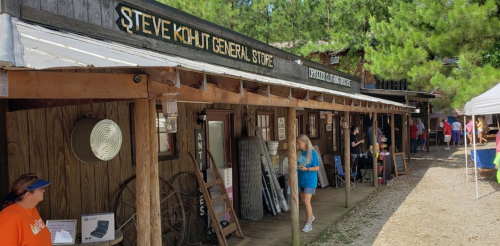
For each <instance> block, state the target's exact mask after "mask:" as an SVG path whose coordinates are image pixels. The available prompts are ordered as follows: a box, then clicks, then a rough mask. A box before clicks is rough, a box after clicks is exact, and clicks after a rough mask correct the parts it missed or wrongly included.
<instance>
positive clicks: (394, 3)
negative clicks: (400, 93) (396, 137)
mask: <svg viewBox="0 0 500 246" xmlns="http://www.w3.org/2000/svg"><path fill="white" fill-rule="evenodd" d="M158 1H160V2H162V3H165V4H167V5H170V6H172V7H174V8H177V9H180V10H182V11H185V12H187V13H190V14H192V15H194V16H197V17H200V18H202V19H205V20H207V21H210V22H213V23H215V24H218V25H221V26H224V27H227V28H230V29H232V30H234V31H236V32H239V33H242V34H244V35H247V36H250V37H253V38H255V39H258V40H260V41H262V42H265V43H275V44H276V43H278V44H280V48H282V49H284V50H287V51H289V52H293V53H295V54H298V55H301V56H304V57H310V54H315V55H313V56H312V57H311V59H312V60H314V61H317V62H320V60H319V56H318V54H319V53H328V54H329V55H335V54H338V53H340V52H343V51H348V53H347V55H346V56H344V57H342V58H341V59H340V67H339V69H340V70H342V71H344V72H348V73H351V74H355V75H358V76H360V75H361V74H360V69H359V68H360V66H363V65H364V68H366V69H368V70H369V71H370V72H371V73H373V74H375V75H376V76H377V77H379V78H381V79H386V80H407V81H409V82H410V89H412V90H419V91H434V90H438V91H439V92H440V93H441V94H442V97H441V99H440V101H439V102H436V103H435V104H436V105H441V106H446V107H450V106H451V107H457V108H461V107H462V106H463V104H464V103H465V102H467V101H468V100H470V99H471V98H472V97H474V96H477V95H479V94H480V93H482V92H484V91H485V90H487V89H489V88H491V87H492V86H493V85H495V84H496V83H498V81H500V72H499V70H500V32H499V31H498V30H500V21H499V18H500V11H499V9H498V6H500V0H197V1H195V2H196V4H194V1H192V0H158ZM365 61H367V63H365Z"/></svg>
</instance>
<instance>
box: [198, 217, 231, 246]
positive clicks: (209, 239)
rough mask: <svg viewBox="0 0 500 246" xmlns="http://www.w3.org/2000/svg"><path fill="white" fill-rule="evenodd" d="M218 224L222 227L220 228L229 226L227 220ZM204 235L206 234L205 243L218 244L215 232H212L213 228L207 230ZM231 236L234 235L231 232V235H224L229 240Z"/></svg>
mask: <svg viewBox="0 0 500 246" xmlns="http://www.w3.org/2000/svg"><path fill="white" fill-rule="evenodd" d="M219 223H220V225H221V226H222V228H226V227H227V226H228V225H230V224H231V223H229V221H227V220H221V221H220V222H219ZM205 233H206V234H207V242H208V243H209V244H212V245H217V244H218V243H219V239H218V238H217V234H215V230H214V227H213V226H211V227H210V228H208V229H207V231H206V232H205ZM232 235H234V231H233V232H231V233H229V234H227V235H226V239H229V238H230V237H231V236H232Z"/></svg>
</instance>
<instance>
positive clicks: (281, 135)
mask: <svg viewBox="0 0 500 246" xmlns="http://www.w3.org/2000/svg"><path fill="white" fill-rule="evenodd" d="M285 131H286V130H285V117H280V118H278V140H285V139H286V133H285Z"/></svg>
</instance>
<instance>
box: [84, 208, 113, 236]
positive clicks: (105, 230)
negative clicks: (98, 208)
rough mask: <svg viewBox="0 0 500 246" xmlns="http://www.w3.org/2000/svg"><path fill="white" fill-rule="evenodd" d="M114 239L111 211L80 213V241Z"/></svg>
mask: <svg viewBox="0 0 500 246" xmlns="http://www.w3.org/2000/svg"><path fill="white" fill-rule="evenodd" d="M110 240H115V215H114V214H113V213H102V214H85V215H82V243H91V242H101V241H110Z"/></svg>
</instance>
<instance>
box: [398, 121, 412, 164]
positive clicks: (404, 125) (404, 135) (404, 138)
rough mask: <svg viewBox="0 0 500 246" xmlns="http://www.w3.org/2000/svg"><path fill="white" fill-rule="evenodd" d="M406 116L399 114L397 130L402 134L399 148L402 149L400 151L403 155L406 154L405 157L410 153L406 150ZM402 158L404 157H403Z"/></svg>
mask: <svg viewBox="0 0 500 246" xmlns="http://www.w3.org/2000/svg"><path fill="white" fill-rule="evenodd" d="M406 119H407V116H406V114H401V129H399V130H400V131H403V132H402V138H403V139H401V145H402V146H401V148H402V151H403V152H404V153H406V154H407V155H410V151H409V150H408V148H407V147H408V145H407V143H408V126H407V121H406ZM403 158H404V157H403Z"/></svg>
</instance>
